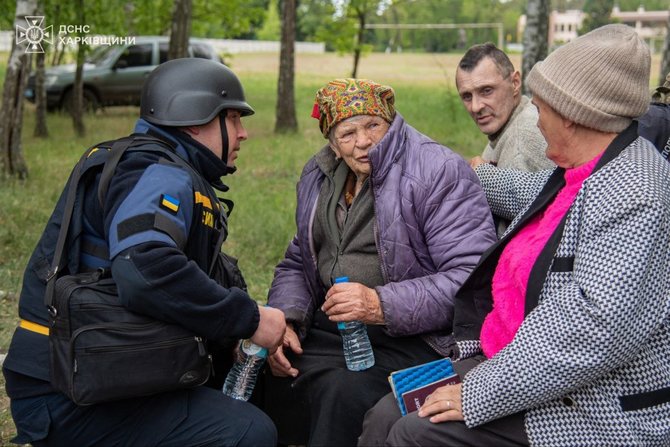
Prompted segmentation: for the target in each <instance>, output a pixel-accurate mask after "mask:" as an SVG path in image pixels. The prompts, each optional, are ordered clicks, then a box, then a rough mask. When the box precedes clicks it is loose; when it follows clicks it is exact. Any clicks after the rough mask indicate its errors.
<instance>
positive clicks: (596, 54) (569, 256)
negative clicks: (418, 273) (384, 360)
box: [360, 25, 670, 446]
mask: <svg viewBox="0 0 670 447" xmlns="http://www.w3.org/2000/svg"><path fill="white" fill-rule="evenodd" d="M649 66H650V55H649V49H648V48H647V47H646V45H645V44H644V42H643V41H642V40H641V39H640V38H639V37H638V36H637V34H636V33H635V30H634V29H632V28H630V27H627V26H625V25H608V26H604V27H602V28H599V29H596V30H594V31H592V32H590V33H588V34H585V35H584V36H581V37H579V38H578V39H576V40H574V41H572V42H570V43H568V44H566V45H564V46H562V47H560V48H559V49H557V50H556V51H554V52H553V53H552V54H550V55H549V57H547V59H546V60H545V61H544V62H540V63H538V64H537V65H536V66H535V67H534V68H533V70H532V71H531V72H530V73H529V76H528V86H529V87H530V89H531V91H532V93H533V102H534V103H535V105H536V106H537V108H538V110H539V120H538V126H539V128H540V130H541V131H542V134H543V135H544V136H545V138H546V139H547V143H548V148H547V155H548V157H549V158H550V159H551V160H553V161H554V162H555V163H556V165H557V166H558V168H557V169H556V170H554V171H553V172H550V173H547V175H545V176H544V179H543V181H541V182H540V181H538V180H539V178H538V177H539V175H533V174H527V173H521V172H517V171H506V170H498V171H496V170H495V169H493V167H492V166H490V165H487V164H482V165H480V166H478V167H477V168H476V170H477V173H478V175H479V177H480V178H481V179H482V183H483V185H484V189H485V191H486V193H487V198H488V199H489V201H490V203H491V205H492V207H493V209H494V211H495V212H500V213H506V214H507V215H509V216H510V217H512V216H516V217H515V219H514V221H513V222H512V224H511V227H510V229H509V230H508V231H507V233H506V234H505V236H504V237H503V238H502V239H501V240H500V241H499V242H498V243H496V245H494V246H493V247H492V248H491V249H490V250H488V251H487V253H486V254H485V255H484V256H483V257H482V260H481V261H480V262H479V264H478V266H477V268H476V269H475V270H474V271H473V272H472V274H471V275H470V277H469V278H468V280H467V281H466V282H465V284H464V285H463V287H462V289H461V290H460V291H459V293H458V294H457V296H456V303H455V306H456V308H455V317H454V319H455V321H454V332H455V336H456V338H457V340H458V347H459V348H460V357H462V358H465V357H470V359H467V360H465V361H464V362H465V363H466V365H465V367H461V372H462V373H463V372H465V370H467V368H468V367H472V366H473V365H476V366H474V368H472V369H470V371H469V372H467V374H465V376H464V378H463V380H462V383H461V384H459V385H455V386H446V387H442V388H439V389H438V390H437V391H435V392H434V393H433V394H432V395H431V396H430V397H429V398H428V399H427V402H426V403H425V404H424V406H423V407H422V408H421V409H420V410H419V411H418V412H415V413H410V414H409V415H407V416H405V417H402V418H400V413H399V412H398V410H397V408H394V403H393V401H392V400H391V399H390V398H388V397H385V398H384V399H382V400H381V401H380V402H379V403H378V404H377V405H376V406H375V407H374V408H373V409H372V410H371V411H370V412H369V413H368V415H367V416H366V420H365V430H364V433H363V436H362V437H361V439H360V445H381V444H386V445H402V446H410V445H445V446H446V445H529V444H530V445H593V446H598V445H668V443H670V368H668V357H669V356H670V164H668V163H667V162H666V161H665V160H664V159H663V158H662V156H661V155H660V154H659V152H658V151H657V150H655V149H654V147H653V146H652V145H651V144H650V142H649V141H647V140H646V139H643V138H640V137H638V134H637V123H636V122H635V121H634V118H636V117H638V116H640V115H642V114H643V113H644V112H645V111H646V109H647V106H648V103H649V92H648V85H649ZM549 174H550V175H549ZM533 180H535V182H533ZM533 197H534V199H533ZM528 198H530V200H528ZM479 348H481V352H483V354H484V356H485V358H486V360H484V361H482V362H481V363H479V364H477V359H476V357H472V356H473V355H474V354H477V353H478V352H479V351H480V349H479ZM468 362H469V365H468V364H467V363H468ZM462 363H463V362H456V363H455V364H456V365H459V364H462Z"/></svg>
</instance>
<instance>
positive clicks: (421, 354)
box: [253, 312, 440, 447]
mask: <svg viewBox="0 0 670 447" xmlns="http://www.w3.org/2000/svg"><path fill="white" fill-rule="evenodd" d="M368 336H369V337H370V342H371V344H372V346H373V349H374V353H375V365H374V366H373V367H372V368H370V369H368V370H366V371H349V370H348V369H347V367H346V364H345V361H344V354H343V350H342V338H341V336H340V334H339V331H338V330H337V326H336V325H335V323H332V322H331V321H329V320H328V318H327V317H326V316H325V314H324V313H323V312H317V314H316V315H315V320H314V324H313V327H312V328H311V329H310V330H309V333H308V336H307V338H306V339H305V341H304V342H303V344H302V347H303V351H304V352H303V354H302V355H300V356H295V355H293V356H289V359H290V360H291V362H292V364H293V365H294V367H296V368H297V369H298V370H299V371H300V373H299V375H298V377H296V378H295V379H293V378H283V377H274V376H272V374H271V373H270V372H269V371H266V374H265V376H264V380H262V381H259V382H263V383H259V384H258V385H257V391H258V394H256V395H255V396H254V397H253V402H254V403H256V404H257V405H258V406H260V407H261V408H263V409H264V410H265V412H266V413H267V414H268V415H269V416H270V417H271V418H272V420H273V421H274V423H275V425H276V426H277V430H278V432H279V442H280V443H281V444H285V445H291V444H293V445H295V444H299V445H300V444H302V445H305V444H307V445H310V446H343V447H346V446H354V445H356V442H357V440H358V436H359V435H360V433H361V427H362V423H363V417H364V415H365V412H366V411H367V410H369V409H370V408H371V407H372V406H373V405H374V404H375V403H376V402H377V401H378V400H379V399H380V398H382V397H383V396H384V395H386V394H387V393H388V392H389V391H390V390H391V388H390V386H389V383H388V376H389V374H390V373H391V372H392V371H396V370H398V369H402V368H406V367H408V366H412V365H416V364H419V363H424V362H428V361H431V360H435V359H438V358H440V356H439V354H437V353H436V352H435V351H434V350H433V349H432V348H430V346H428V345H427V344H426V343H425V342H424V341H423V340H422V339H421V338H420V337H404V338H394V337H389V336H388V335H386V334H385V333H384V331H383V328H382V327H381V326H368Z"/></svg>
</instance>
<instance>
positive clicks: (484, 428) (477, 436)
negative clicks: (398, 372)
mask: <svg viewBox="0 0 670 447" xmlns="http://www.w3.org/2000/svg"><path fill="white" fill-rule="evenodd" d="M484 359H485V358H484V357H483V356H480V357H475V358H472V359H465V360H463V361H460V362H454V370H455V371H456V372H457V373H458V375H459V376H461V377H464V376H465V374H466V373H467V372H468V371H469V370H470V369H472V368H474V367H475V366H477V365H478V364H479V363H481V362H482V361H483V360H484ZM358 445H359V446H361V447H367V446H399V447H400V446H402V447H405V446H406V447H409V446H438V445H439V446H445V447H448V446H473V447H481V446H496V447H498V446H501V447H504V446H527V445H529V444H528V436H527V435H526V430H525V428H524V413H515V414H513V415H510V416H507V417H504V418H500V419H496V420H494V421H491V422H488V423H486V424H482V425H480V426H478V427H474V428H468V427H467V426H466V425H465V423H463V422H458V421H453V422H441V423H437V424H434V423H432V422H430V421H429V420H428V418H420V417H418V416H417V413H416V412H413V413H409V414H408V415H406V416H402V415H401V413H400V409H399V408H398V404H397V402H396V400H395V398H394V397H393V394H388V395H386V396H384V398H382V399H381V400H380V401H379V402H378V403H377V404H376V405H375V406H374V407H373V408H372V409H371V410H370V411H368V412H367V414H366V415H365V421H364V422H363V433H362V434H361V437H360V438H359V440H358Z"/></svg>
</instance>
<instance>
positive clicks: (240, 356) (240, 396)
mask: <svg viewBox="0 0 670 447" xmlns="http://www.w3.org/2000/svg"><path fill="white" fill-rule="evenodd" d="M267 356H268V350H267V349H265V348H262V347H260V346H258V345H257V344H255V343H253V342H252V341H251V340H242V341H241V342H240V346H239V349H238V353H237V359H236V360H235V363H234V364H233V367H232V368H231V369H230V372H229V373H228V375H227V376H226V381H225V383H224V384H223V394H225V395H227V396H230V397H232V398H233V399H237V400H244V401H247V400H249V398H250V397H251V393H252V392H253V391H254V386H255V385H256V380H257V379H258V374H259V373H260V370H261V368H262V367H263V364H264V363H265V359H266V358H267Z"/></svg>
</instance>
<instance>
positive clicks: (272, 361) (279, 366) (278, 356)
mask: <svg viewBox="0 0 670 447" xmlns="http://www.w3.org/2000/svg"><path fill="white" fill-rule="evenodd" d="M285 349H290V350H292V351H293V352H295V353H296V354H302V346H301V344H300V339H299V338H298V334H296V333H295V330H293V326H292V325H291V324H287V325H286V333H285V334H284V342H283V343H282V345H281V346H280V347H279V348H278V349H277V350H276V351H275V352H274V353H273V354H271V355H270V356H269V357H268V364H269V365H270V370H271V371H272V375H273V376H277V377H289V376H290V377H296V376H297V375H298V373H299V371H298V370H297V369H296V368H293V366H292V365H291V362H290V361H289V360H288V359H287V358H286V355H284V350H285Z"/></svg>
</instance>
